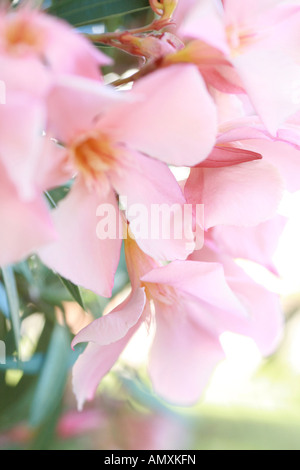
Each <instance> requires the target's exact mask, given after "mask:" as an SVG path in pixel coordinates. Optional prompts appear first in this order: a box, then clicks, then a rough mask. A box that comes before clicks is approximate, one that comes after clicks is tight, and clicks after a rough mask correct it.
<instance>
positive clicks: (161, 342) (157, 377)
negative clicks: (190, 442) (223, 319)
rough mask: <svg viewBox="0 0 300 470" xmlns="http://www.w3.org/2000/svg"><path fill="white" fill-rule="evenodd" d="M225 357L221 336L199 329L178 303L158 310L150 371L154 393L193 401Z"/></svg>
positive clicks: (179, 402)
mask: <svg viewBox="0 0 300 470" xmlns="http://www.w3.org/2000/svg"><path fill="white" fill-rule="evenodd" d="M156 308H157V305H156ZM223 358H224V353H223V350H222V348H221V345H220V343H219V340H218V338H217V337H214V336H212V335H211V334H210V333H209V332H207V331H205V330H204V329H201V328H199V326H197V325H196V324H195V323H193V321H191V320H190V319H189V317H188V314H187V315H183V314H182V311H181V309H180V308H178V306H176V305H172V307H169V309H167V308H164V309H161V310H160V311H157V312H156V334H155V338H154V341H153V344H152V348H151V352H150V359H149V373H150V377H151V381H152V383H153V387H154V390H155V392H156V393H158V394H159V395H160V396H162V397H163V398H164V399H166V400H168V401H169V402H171V403H173V404H176V405H191V404H194V403H195V402H196V401H197V400H198V399H199V398H200V395H201V393H202V392H203V391H204V389H205V387H206V386H207V384H208V381H209V379H210V377H211V374H212V372H213V370H214V368H215V367H216V365H217V364H218V363H219V361H221V360H222V359H223Z"/></svg>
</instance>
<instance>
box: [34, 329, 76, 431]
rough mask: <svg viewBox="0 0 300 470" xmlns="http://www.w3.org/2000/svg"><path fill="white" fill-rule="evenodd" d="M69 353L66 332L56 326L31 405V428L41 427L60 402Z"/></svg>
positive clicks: (68, 341)
mask: <svg viewBox="0 0 300 470" xmlns="http://www.w3.org/2000/svg"><path fill="white" fill-rule="evenodd" d="M70 351H71V349H70V335H69V332H68V330H67V329H66V328H64V327H62V326H60V325H56V326H55V327H54V330H53V333H52V336H51V340H50V344H49V347H48V351H47V354H46V358H45V360H44V364H43V368H42V371H41V374H40V376H39V380H38V383H37V386H36V389H35V393H34V396H33V400H32V404H31V410H30V417H29V420H30V424H31V425H32V426H39V425H41V424H42V423H43V422H44V420H46V419H47V418H48V417H49V416H51V414H52V412H53V411H54V410H55V409H56V407H57V404H58V403H59V402H60V400H61V398H62V396H63V392H64V388H65V385H66V381H67V376H68V363H69V358H70Z"/></svg>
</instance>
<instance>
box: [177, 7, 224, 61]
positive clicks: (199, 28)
mask: <svg viewBox="0 0 300 470" xmlns="http://www.w3.org/2000/svg"><path fill="white" fill-rule="evenodd" d="M179 34H180V35H182V36H185V37H190V38H191V37H192V38H198V39H202V40H203V41H205V42H207V43H208V44H210V45H211V46H213V47H215V48H217V49H219V50H221V51H222V52H224V53H225V54H228V53H229V48H228V45H227V38H226V34H225V25H224V19H223V12H222V10H221V9H220V8H218V6H217V2H214V1H211V0H202V1H201V2H196V3H195V5H194V7H193V8H190V10H189V11H188V12H187V14H186V15H185V18H184V19H183V21H182V22H181V25H180V28H179Z"/></svg>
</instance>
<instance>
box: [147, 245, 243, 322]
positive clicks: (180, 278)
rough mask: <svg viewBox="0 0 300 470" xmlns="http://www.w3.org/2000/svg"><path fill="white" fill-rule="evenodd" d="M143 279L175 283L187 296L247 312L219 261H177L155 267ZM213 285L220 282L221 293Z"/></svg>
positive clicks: (225, 308) (235, 311)
mask: <svg viewBox="0 0 300 470" xmlns="http://www.w3.org/2000/svg"><path fill="white" fill-rule="evenodd" d="M200 251H201V250H200ZM141 280H142V281H143V282H147V283H154V284H162V285H168V286H172V287H173V288H174V289H175V291H176V292H179V293H181V294H182V295H184V296H185V298H186V297H187V296H188V297H191V299H197V300H198V301H201V302H203V303H205V304H206V306H207V304H208V305H210V306H213V307H214V308H216V309H221V310H222V311H223V312H225V311H228V312H230V313H231V315H232V316H234V315H237V316H244V315H246V312H245V310H244V308H243V306H242V305H241V303H240V302H239V301H238V299H237V298H236V296H235V295H234V294H233V293H232V291H231V290H230V288H229V287H228V285H227V282H226V280H225V277H224V271H223V267H222V265H221V264H219V263H205V262H199V263H197V262H195V261H173V262H172V263H170V264H168V265H167V266H163V267H160V268H157V269H153V270H152V271H150V272H149V273H147V274H146V275H145V276H143V277H142V278H141ZM213 286H218V295H216V292H215V289H214V287H213Z"/></svg>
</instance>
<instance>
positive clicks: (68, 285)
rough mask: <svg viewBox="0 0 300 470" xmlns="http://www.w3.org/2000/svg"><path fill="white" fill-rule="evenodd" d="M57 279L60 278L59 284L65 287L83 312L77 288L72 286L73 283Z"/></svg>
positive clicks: (82, 304)
mask: <svg viewBox="0 0 300 470" xmlns="http://www.w3.org/2000/svg"><path fill="white" fill-rule="evenodd" d="M58 277H59V278H60V280H61V282H62V283H63V285H64V286H65V287H66V289H67V290H68V291H69V293H70V294H71V296H72V297H73V299H74V300H75V301H76V302H77V303H78V304H79V305H80V307H81V308H82V309H83V310H85V307H84V303H83V300H82V297H81V293H80V289H79V287H78V286H76V285H75V284H73V282H71V281H68V280H67V279H65V278H64V277H61V276H58Z"/></svg>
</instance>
